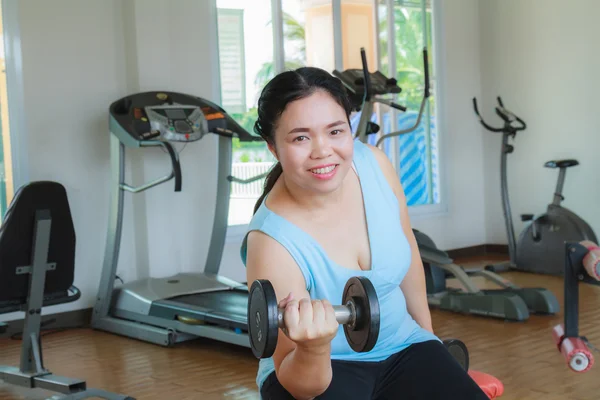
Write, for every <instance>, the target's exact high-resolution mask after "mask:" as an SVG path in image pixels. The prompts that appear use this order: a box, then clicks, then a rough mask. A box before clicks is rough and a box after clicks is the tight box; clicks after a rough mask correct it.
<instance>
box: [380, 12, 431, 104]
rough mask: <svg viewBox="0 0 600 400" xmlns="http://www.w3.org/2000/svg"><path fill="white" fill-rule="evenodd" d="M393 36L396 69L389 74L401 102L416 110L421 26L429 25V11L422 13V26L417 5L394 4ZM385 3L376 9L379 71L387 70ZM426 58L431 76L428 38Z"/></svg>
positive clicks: (420, 83)
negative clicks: (394, 83) (424, 23)
mask: <svg viewBox="0 0 600 400" xmlns="http://www.w3.org/2000/svg"><path fill="white" fill-rule="evenodd" d="M393 12H394V40H395V45H396V71H395V74H392V73H386V75H392V76H393V77H395V78H396V80H398V86H400V87H401V88H402V93H400V95H399V99H401V101H402V104H404V105H405V106H407V107H408V109H409V110H415V111H416V110H418V109H419V106H420V105H421V100H422V98H423V89H424V73H425V71H424V66H423V47H424V46H423V30H424V29H428V27H429V26H431V13H430V12H427V13H426V24H427V26H426V27H424V26H423V19H422V17H423V13H422V11H421V8H416V7H406V6H394V10H393ZM386 14H387V7H381V8H380V12H379V21H380V22H379V32H380V35H379V46H380V49H381V52H382V59H381V61H382V70H383V71H382V72H385V71H388V70H389V58H388V51H387V49H388V47H387V46H388V35H387V28H388V23H387V15H386ZM430 36H431V35H427V37H429V38H430ZM428 42H429V43H427V49H428V61H429V63H428V64H429V71H430V74H429V75H430V79H431V76H432V73H431V71H432V65H433V64H432V53H431V50H430V49H431V48H432V47H431V46H432V43H431V40H428Z"/></svg>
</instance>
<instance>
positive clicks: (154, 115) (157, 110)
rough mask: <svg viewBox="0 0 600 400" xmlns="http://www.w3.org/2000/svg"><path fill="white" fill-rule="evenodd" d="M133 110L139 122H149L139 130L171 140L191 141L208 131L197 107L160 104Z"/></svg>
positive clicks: (201, 113) (200, 137)
mask: <svg viewBox="0 0 600 400" xmlns="http://www.w3.org/2000/svg"><path fill="white" fill-rule="evenodd" d="M143 111H144V112H142V110H141V109H139V108H138V109H136V110H135V111H134V113H135V114H137V115H136V116H139V117H140V118H139V120H141V124H140V125H142V124H144V123H146V122H147V123H149V129H148V126H147V125H146V126H145V127H144V129H142V130H141V132H139V133H140V134H141V135H143V134H144V131H147V132H151V135H153V136H154V135H155V136H158V135H160V136H161V137H162V138H163V139H165V140H169V141H172V142H191V141H194V140H199V139H202V136H204V134H205V133H206V132H207V131H208V125H207V122H206V119H205V118H204V113H203V112H202V110H200V108H199V107H197V106H196V107H195V106H184V105H161V106H149V107H145V108H144V110H143ZM144 114H145V115H144Z"/></svg>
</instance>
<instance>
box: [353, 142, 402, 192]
mask: <svg viewBox="0 0 600 400" xmlns="http://www.w3.org/2000/svg"><path fill="white" fill-rule="evenodd" d="M363 146H364V151H365V152H369V153H368V154H371V155H372V156H373V157H374V159H375V160H376V161H377V166H378V167H379V169H380V170H381V172H382V174H383V176H384V177H385V179H386V180H387V182H388V184H389V185H390V187H391V188H392V190H393V191H394V193H395V194H396V196H398V197H400V196H403V194H404V190H403V189H402V184H401V183H400V180H399V179H398V173H397V172H396V169H395V168H394V165H393V164H392V162H391V161H390V159H389V158H388V156H387V154H385V152H384V151H383V150H381V149H380V148H379V147H376V146H373V145H370V144H368V143H363Z"/></svg>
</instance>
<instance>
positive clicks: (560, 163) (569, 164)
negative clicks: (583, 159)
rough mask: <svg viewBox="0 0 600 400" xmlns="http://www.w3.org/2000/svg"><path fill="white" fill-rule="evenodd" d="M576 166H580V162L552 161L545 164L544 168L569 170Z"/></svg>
mask: <svg viewBox="0 0 600 400" xmlns="http://www.w3.org/2000/svg"><path fill="white" fill-rule="evenodd" d="M576 165H579V161H577V160H574V159H569V160H552V161H548V162H546V164H544V167H546V168H568V167H574V166H576Z"/></svg>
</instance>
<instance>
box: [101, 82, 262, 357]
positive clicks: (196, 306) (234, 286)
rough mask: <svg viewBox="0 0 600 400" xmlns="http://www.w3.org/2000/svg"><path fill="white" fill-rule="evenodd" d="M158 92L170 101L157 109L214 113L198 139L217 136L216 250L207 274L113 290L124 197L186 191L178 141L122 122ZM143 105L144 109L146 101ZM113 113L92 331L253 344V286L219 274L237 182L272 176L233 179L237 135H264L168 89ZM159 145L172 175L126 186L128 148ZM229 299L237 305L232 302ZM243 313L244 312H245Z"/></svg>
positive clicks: (155, 339) (168, 342)
mask: <svg viewBox="0 0 600 400" xmlns="http://www.w3.org/2000/svg"><path fill="white" fill-rule="evenodd" d="M154 94H156V97H158V96H162V97H165V98H166V100H165V102H164V103H162V104H159V105H156V106H157V107H163V106H164V107H182V106H184V107H185V106H187V105H194V106H195V107H200V108H202V109H203V110H205V109H208V110H209V111H208V112H211V113H212V114H211V115H212V116H213V117H212V118H211V121H209V122H207V120H206V118H203V117H198V120H199V121H200V122H199V124H198V125H199V126H200V128H199V129H200V135H199V136H200V138H199V139H196V140H200V139H201V138H202V137H203V136H204V135H205V134H208V133H212V134H215V135H217V136H218V164H217V192H216V201H215V212H214V218H213V223H212V231H211V232H212V233H211V239H210V245H209V249H208V254H207V257H206V263H205V266H204V269H203V271H202V272H194V273H180V274H177V275H175V276H170V277H168V278H148V279H140V280H137V281H133V282H127V283H125V284H123V285H121V287H114V282H115V279H116V270H117V261H118V256H119V248H120V242H121V233H122V223H123V200H124V198H123V197H124V193H125V192H129V193H140V192H142V191H145V190H148V189H150V188H152V187H154V186H156V185H159V184H162V183H165V182H167V181H170V180H173V179H174V180H175V191H180V190H181V168H180V164H179V158H178V155H177V153H176V152H175V150H174V149H173V147H172V145H171V143H169V141H168V140H166V139H164V138H163V137H164V136H165V132H164V129H163V130H162V131H159V132H155V131H149V132H148V133H147V134H140V137H134V136H133V133H132V132H130V131H126V130H125V129H124V127H123V124H122V123H120V122H119V121H118V118H119V108H120V107H124V108H128V107H129V108H131V107H135V105H133V106H132V105H131V101H135V99H136V96H139V97H141V96H150V95H154ZM131 99H134V100H131ZM139 101H142V100H139ZM186 101H190V103H186ZM153 104H154V103H153ZM198 104H200V106H198ZM138 106H139V107H141V106H140V105H139V104H138ZM109 110H110V123H109V126H110V159H111V177H110V191H111V193H110V210H109V223H108V233H107V240H106V249H105V254H104V263H103V269H102V277H101V280H100V285H99V288H98V295H97V298H96V304H95V306H94V310H93V315H92V327H93V328H95V329H100V330H105V331H109V332H113V333H117V334H120V335H123V336H127V337H132V338H135V339H139V340H144V341H148V342H151V343H155V344H159V345H163V346H172V345H174V344H175V343H178V342H182V341H186V340H191V339H196V338H198V337H205V338H210V339H214V340H219V341H223V342H227V343H232V344H235V345H239V346H244V347H250V343H249V337H248V334H247V315H246V314H245V311H246V307H247V298H248V288H247V286H246V284H245V283H240V282H236V281H233V280H231V279H229V278H226V277H224V276H221V275H219V274H218V272H219V268H220V264H221V259H222V253H223V248H224V245H225V238H226V233H227V225H228V223H227V219H228V213H229V201H223V199H227V200H228V199H229V194H230V185H231V182H240V183H249V182H252V181H254V180H258V179H261V178H263V177H264V176H265V174H261V175H259V176H256V177H253V178H250V179H238V178H235V177H233V176H231V175H230V172H231V161H232V138H233V137H238V138H240V140H241V141H254V140H261V138H260V137H258V136H255V135H251V134H250V133H248V132H247V131H245V130H244V129H243V128H242V127H240V126H239V125H238V124H237V123H236V122H235V121H234V120H233V119H232V118H231V117H229V115H227V113H226V112H225V111H224V110H223V109H222V108H221V107H219V106H218V105H216V104H214V103H212V102H210V101H208V100H205V99H201V98H198V97H196V96H190V95H186V94H180V93H174V92H168V91H164V92H146V93H137V94H133V95H131V96H128V97H125V98H123V99H120V100H118V101H116V102H114V103H113V104H112V105H111V107H110V109H109ZM128 112H129V111H128ZM205 112H206V111H205ZM113 114H114V115H113ZM123 115H125V114H123ZM214 115H219V116H220V117H214ZM215 121H217V122H218V121H224V122H223V123H222V124H221V125H218V126H217V127H215V128H214V129H212V128H211V129H209V127H208V125H209V124H211V123H212V124H217V122H215ZM121 122H122V121H121ZM161 129H162V128H161ZM157 136H161V137H157ZM144 137H152V140H145V139H144ZM190 141H191V140H190ZM158 146H160V147H163V148H164V149H165V150H167V153H168V154H169V156H170V158H171V161H172V168H171V171H170V173H169V174H168V175H165V176H163V177H160V178H157V179H155V180H153V181H150V182H148V183H145V184H143V185H141V186H138V187H132V186H130V185H128V184H126V183H125V182H124V179H125V161H124V157H125V148H126V147H133V148H136V147H137V148H139V147H158ZM210 296H221V297H215V298H211V297H210ZM201 298H211V300H210V301H208V300H205V301H204V302H202V301H198V299H201ZM228 301H229V302H232V303H233V304H228ZM219 307H221V308H219ZM227 307H229V309H227ZM231 309H233V310H235V311H236V312H234V313H230V312H229V311H228V310H231ZM242 309H243V310H244V313H241V312H239V311H241V310H242Z"/></svg>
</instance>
